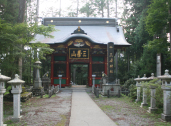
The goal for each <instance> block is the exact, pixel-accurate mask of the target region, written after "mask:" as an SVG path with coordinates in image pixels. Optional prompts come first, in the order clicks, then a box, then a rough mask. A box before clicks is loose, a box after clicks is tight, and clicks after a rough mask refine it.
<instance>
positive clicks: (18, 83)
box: [8, 74, 25, 122]
mask: <svg viewBox="0 0 171 126" xmlns="http://www.w3.org/2000/svg"><path fill="white" fill-rule="evenodd" d="M8 83H9V84H11V85H12V91H11V93H13V118H12V119H11V120H12V121H13V122H18V121H20V119H21V116H20V94H21V92H22V84H23V83H25V81H23V80H20V79H19V76H18V74H15V78H14V79H13V80H10V81H8Z"/></svg>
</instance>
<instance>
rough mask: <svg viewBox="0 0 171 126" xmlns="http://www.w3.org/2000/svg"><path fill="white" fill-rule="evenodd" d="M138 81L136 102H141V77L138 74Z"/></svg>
mask: <svg viewBox="0 0 171 126" xmlns="http://www.w3.org/2000/svg"><path fill="white" fill-rule="evenodd" d="M134 80H135V81H136V86H137V99H136V102H139V101H140V93H141V83H140V82H141V78H140V76H139V75H138V78H135V79H134Z"/></svg>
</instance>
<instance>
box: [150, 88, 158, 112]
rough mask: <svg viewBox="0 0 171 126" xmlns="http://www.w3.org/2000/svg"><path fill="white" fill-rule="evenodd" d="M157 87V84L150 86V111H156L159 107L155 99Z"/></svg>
mask: <svg viewBox="0 0 171 126" xmlns="http://www.w3.org/2000/svg"><path fill="white" fill-rule="evenodd" d="M156 88H157V86H150V89H151V99H150V107H149V108H148V109H149V110H148V112H149V113H154V112H155V111H156V110H157V108H156V99H155V95H156Z"/></svg>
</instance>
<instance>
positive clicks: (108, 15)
mask: <svg viewBox="0 0 171 126" xmlns="http://www.w3.org/2000/svg"><path fill="white" fill-rule="evenodd" d="M107 17H108V18H109V0H107Z"/></svg>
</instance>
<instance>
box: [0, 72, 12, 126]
mask: <svg viewBox="0 0 171 126" xmlns="http://www.w3.org/2000/svg"><path fill="white" fill-rule="evenodd" d="M10 79H11V78H10V77H7V76H4V75H1V70H0V126H6V124H3V94H4V93H5V92H6V89H5V81H7V80H10Z"/></svg>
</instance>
